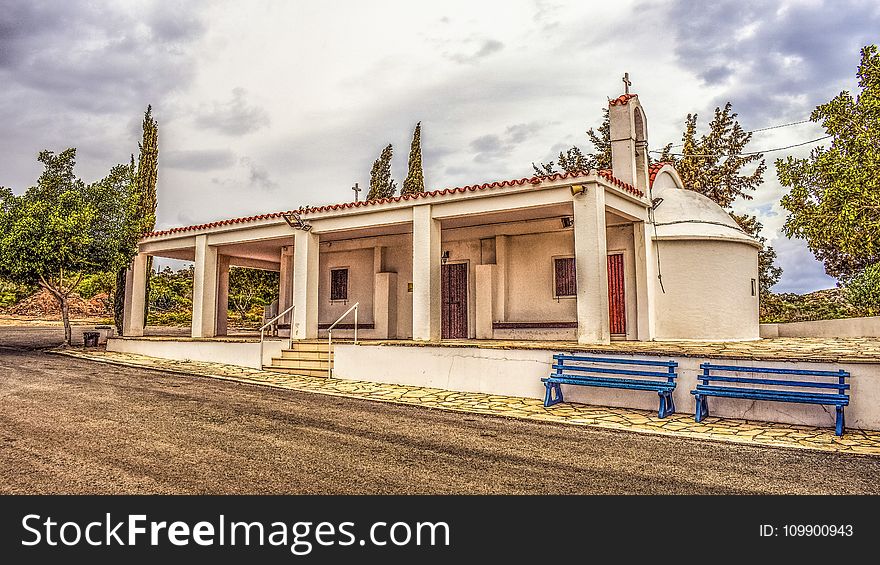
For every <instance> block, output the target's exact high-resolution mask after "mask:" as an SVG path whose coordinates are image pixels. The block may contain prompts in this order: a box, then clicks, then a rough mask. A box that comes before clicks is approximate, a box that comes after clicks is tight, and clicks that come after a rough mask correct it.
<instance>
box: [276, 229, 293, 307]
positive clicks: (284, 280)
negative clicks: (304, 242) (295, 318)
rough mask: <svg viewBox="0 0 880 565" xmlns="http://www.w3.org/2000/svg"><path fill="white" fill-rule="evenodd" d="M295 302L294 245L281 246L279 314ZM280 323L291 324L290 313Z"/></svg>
mask: <svg viewBox="0 0 880 565" xmlns="http://www.w3.org/2000/svg"><path fill="white" fill-rule="evenodd" d="M291 304H293V245H285V246H284V247H282V248H281V272H280V276H279V277H278V314H280V313H281V312H284V311H285V310H287V309H288V308H290V305H291ZM278 323H280V324H289V323H290V315H289V314H288V315H287V316H285V317H284V318H282V319H281V320H279V321H278Z"/></svg>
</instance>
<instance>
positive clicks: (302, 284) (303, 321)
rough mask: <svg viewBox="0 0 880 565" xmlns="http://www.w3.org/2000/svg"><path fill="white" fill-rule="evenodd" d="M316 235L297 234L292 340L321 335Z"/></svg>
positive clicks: (295, 237) (295, 239) (298, 232)
mask: <svg viewBox="0 0 880 565" xmlns="http://www.w3.org/2000/svg"><path fill="white" fill-rule="evenodd" d="M319 241H320V240H319V238H318V235H317V234H314V233H312V232H310V231H302V230H299V231H297V232H296V235H295V236H294V247H295V250H294V253H293V303H294V304H295V305H296V308H294V309H293V324H292V326H293V327H292V328H291V330H290V336H291V337H292V338H293V339H317V337H318V268H319V265H320V263H319V261H318V255H319V253H320V249H319V247H318V244H319Z"/></svg>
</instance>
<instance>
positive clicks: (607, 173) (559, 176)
mask: <svg viewBox="0 0 880 565" xmlns="http://www.w3.org/2000/svg"><path fill="white" fill-rule="evenodd" d="M630 96H632V95H630ZM586 174H589V171H573V172H570V173H553V174H551V175H547V176H545V177H537V176H534V177H529V178H521V179H514V180H503V181H494V182H487V183H483V184H474V185H469V186H460V187H456V188H443V189H440V190H432V191H429V192H420V193H417V194H406V195H401V196H395V197H394V198H381V199H379V200H362V201H359V202H343V203H340V204H329V205H326V206H311V207H307V208H300V209H299V210H297V212H299V213H300V214H309V213H315V212H330V211H334V210H346V209H352V208H361V207H366V206H376V205H380V204H387V203H390V202H404V201H408V200H420V199H425V198H434V197H436V196H444V195H447V194H461V193H465V192H476V191H480V190H488V189H492V188H507V187H516V186H526V185H532V186H536V185H539V184H541V183H542V182H544V181H556V180H564V179H567V178H571V177H576V176H582V175H586ZM598 175H599V176H600V177H602V178H603V179H605V180H606V181H607V182H609V183H611V184H613V185H614V186H616V187H618V188H621V189H623V190H625V191H627V192H629V193H630V194H634V195H635V196H639V197H642V196H644V193H643V192H642V191H641V190H639V189H637V188H636V187H634V186H633V185H631V184H628V183H625V182H623V181H622V180H620V179H618V178H617V177H615V176H614V175H612V174H611V170H610V169H602V170H600V171H598ZM653 179H654V177H653V176H652V177H651V180H652V182H653ZM289 213H290V212H272V213H270V214H260V215H258V216H247V217H243V218H232V219H229V220H219V221H216V222H209V223H206V224H198V225H194V226H185V227H179V228H171V229H167V230H161V231H154V232H151V233H148V234H146V235H145V236H144V237H155V236H160V235H169V234H173V233H181V232H187V231H196V230H202V229H208V228H213V227H217V226H226V225H231V224H243V223H247V222H254V221H257V220H268V219H273V218H281V217H282V216H284V215H285V214H289Z"/></svg>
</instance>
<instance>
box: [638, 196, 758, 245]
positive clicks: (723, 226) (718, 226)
mask: <svg viewBox="0 0 880 565" xmlns="http://www.w3.org/2000/svg"><path fill="white" fill-rule="evenodd" d="M653 197H654V200H655V201H656V200H659V199H662V202H660V203H659V204H658V205H657V207H656V208H655V209H654V224H655V226H656V229H657V235H656V237H655V239H724V240H733V241H741V242H743V243H748V244H751V245H754V246H756V247H760V246H761V244H760V243H758V242H757V240H755V239H754V238H753V237H751V236H750V235H748V234H746V233H745V232H744V231H742V229H740V227H739V226H738V225H737V223H736V221H734V219H733V218H731V217H730V214H728V213H727V212H726V211H725V210H724V208H722V207H721V206H719V205H718V204H717V203H716V202H714V201H713V200H712V199H710V198H707V197H706V196H703V195H702V194H700V193H698V192H694V191H693V190H687V189H683V188H678V187H674V186H666V187H663V188H660V189H658V190H655V191H654V193H653Z"/></svg>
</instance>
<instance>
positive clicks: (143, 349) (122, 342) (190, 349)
mask: <svg viewBox="0 0 880 565" xmlns="http://www.w3.org/2000/svg"><path fill="white" fill-rule="evenodd" d="M285 345H287V342H286V341H283V340H267V341H265V342H263V364H264V365H269V364H270V363H271V362H272V357H279V356H280V355H281V349H282V347H283V346H285ZM107 351H116V352H119V353H135V354H137V355H147V356H149V357H159V358H162V359H175V360H178V361H208V362H211V363H225V364H227V365H237V366H239V367H250V368H252V369H260V368H261V366H260V344H259V342H253V341H250V342H243V341H239V342H234V341H208V340H206V341H199V340H182V339H149V338H145V339H137V338H110V339H108V340H107Z"/></svg>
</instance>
